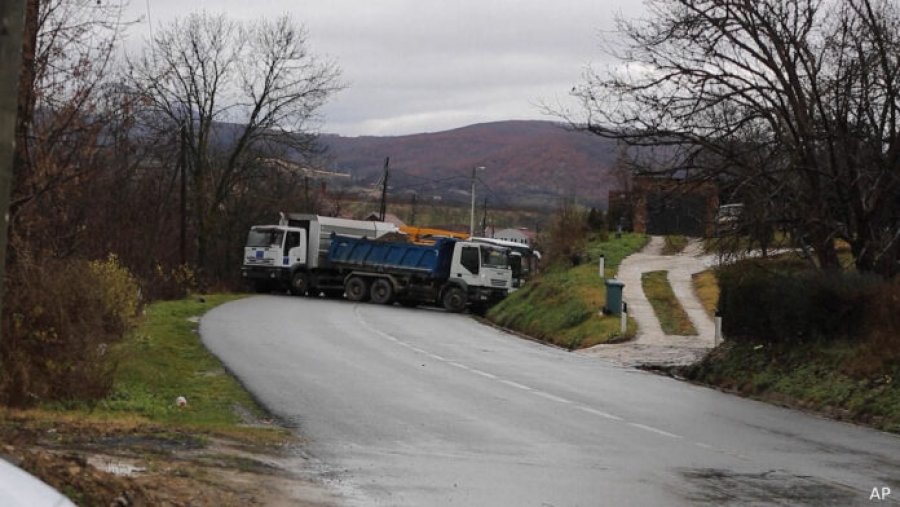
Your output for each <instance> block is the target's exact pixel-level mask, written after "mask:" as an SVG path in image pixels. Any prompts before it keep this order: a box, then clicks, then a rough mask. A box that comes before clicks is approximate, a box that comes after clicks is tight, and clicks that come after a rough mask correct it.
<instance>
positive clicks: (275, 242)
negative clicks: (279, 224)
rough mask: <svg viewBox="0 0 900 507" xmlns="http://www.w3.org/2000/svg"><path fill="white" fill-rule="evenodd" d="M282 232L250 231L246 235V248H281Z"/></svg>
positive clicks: (271, 230)
mask: <svg viewBox="0 0 900 507" xmlns="http://www.w3.org/2000/svg"><path fill="white" fill-rule="evenodd" d="M282 238H284V231H281V230H278V229H250V234H248V235H247V246H255V247H264V246H281V239H282Z"/></svg>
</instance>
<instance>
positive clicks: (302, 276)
mask: <svg viewBox="0 0 900 507" xmlns="http://www.w3.org/2000/svg"><path fill="white" fill-rule="evenodd" d="M307 292H309V277H308V276H306V273H303V272H301V271H297V272H296V273H294V276H292V277H291V294H293V295H295V296H305V295H306V293H307Z"/></svg>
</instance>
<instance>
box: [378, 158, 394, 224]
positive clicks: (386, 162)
mask: <svg viewBox="0 0 900 507" xmlns="http://www.w3.org/2000/svg"><path fill="white" fill-rule="evenodd" d="M390 164H391V157H385V158H384V184H383V186H382V187H381V213H380V217H381V221H382V222H384V216H385V215H386V214H387V189H388V174H389V172H390V169H389V167H390Z"/></svg>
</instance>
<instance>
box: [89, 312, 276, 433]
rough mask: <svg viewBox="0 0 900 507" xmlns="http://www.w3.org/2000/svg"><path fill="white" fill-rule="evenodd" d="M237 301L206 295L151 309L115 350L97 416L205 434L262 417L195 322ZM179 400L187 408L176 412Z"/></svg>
mask: <svg viewBox="0 0 900 507" xmlns="http://www.w3.org/2000/svg"><path fill="white" fill-rule="evenodd" d="M240 297H242V296H240V295H233V294H226V295H210V296H203V297H193V298H189V299H184V300H179V301H161V302H157V303H154V304H152V305H150V306H149V307H148V308H147V311H146V318H145V321H144V322H143V323H142V325H141V326H140V327H139V328H138V329H137V331H136V332H134V333H132V334H131V336H129V337H128V338H127V339H126V340H125V341H124V342H123V343H122V344H121V346H120V347H119V348H118V349H117V350H116V352H117V353H118V354H120V357H121V359H120V364H119V368H118V372H117V376H116V382H115V384H114V389H113V394H112V395H111V396H110V397H109V398H107V399H106V400H104V401H103V402H101V403H100V405H99V406H98V407H97V408H98V409H99V410H100V411H104V412H109V413H110V414H123V415H124V414H134V415H139V416H142V417H145V418H147V419H148V420H150V421H153V422H158V423H164V424H172V425H177V426H185V427H190V428H192V429H199V430H204V431H220V432H221V431H227V432H230V433H233V432H235V431H236V430H238V429H239V425H240V424H241V422H242V421H243V419H246V418H247V417H248V416H250V417H263V415H264V414H263V412H262V411H261V409H260V408H259V407H258V405H257V404H256V403H255V402H254V400H253V399H252V398H251V396H250V395H249V394H248V393H247V391H245V390H244V389H243V387H241V385H240V384H238V382H237V381H236V380H235V379H234V378H233V377H231V376H230V375H228V374H227V373H226V372H225V370H224V368H223V367H222V364H221V363H220V362H219V360H218V359H216V358H215V357H214V356H212V354H210V353H209V352H208V351H207V350H206V348H205V347H204V346H203V344H202V343H201V341H200V336H199V334H198V332H197V328H198V324H197V319H198V318H199V316H201V315H203V314H204V313H206V312H207V311H209V310H211V309H212V308H214V307H216V306H218V305H220V304H224V303H227V302H229V301H233V300H235V299H239V298H240ZM179 396H183V397H185V398H186V399H187V401H188V405H187V407H184V408H179V407H176V406H175V399H176V398H177V397H179Z"/></svg>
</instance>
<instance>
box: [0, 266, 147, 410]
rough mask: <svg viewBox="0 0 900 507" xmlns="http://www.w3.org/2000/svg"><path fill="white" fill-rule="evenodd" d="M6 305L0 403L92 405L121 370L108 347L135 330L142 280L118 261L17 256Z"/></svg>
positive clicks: (0, 353) (0, 345)
mask: <svg viewBox="0 0 900 507" xmlns="http://www.w3.org/2000/svg"><path fill="white" fill-rule="evenodd" d="M3 303H4V308H3V316H2V336H3V340H2V341H0V368H2V369H0V399H2V401H3V402H5V403H6V404H8V405H13V406H26V405H31V404H34V403H37V402H42V401H88V402H89V401H92V400H97V399H99V398H102V397H103V396H105V395H106V394H107V393H108V392H109V390H110V388H111V385H112V380H113V372H114V370H115V366H116V361H115V358H113V357H112V355H111V354H110V353H109V350H110V347H109V346H110V345H111V344H112V343H114V342H116V341H118V340H120V339H121V338H122V336H123V335H124V334H125V333H127V332H128V331H129V330H130V329H132V328H133V326H134V325H135V324H136V320H137V317H138V311H139V305H140V301H139V293H138V286H137V283H136V282H135V280H134V278H133V277H132V276H131V274H130V273H129V272H128V271H127V270H126V269H125V268H123V267H122V266H121V265H120V264H119V262H118V260H117V259H116V258H115V257H110V258H109V259H107V260H105V261H94V262H88V261H83V260H56V259H50V260H44V261H42V262H33V261H31V260H29V259H27V258H20V259H18V262H16V264H14V265H13V266H11V268H10V269H9V272H8V274H7V279H6V294H5V297H4V299H3Z"/></svg>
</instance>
